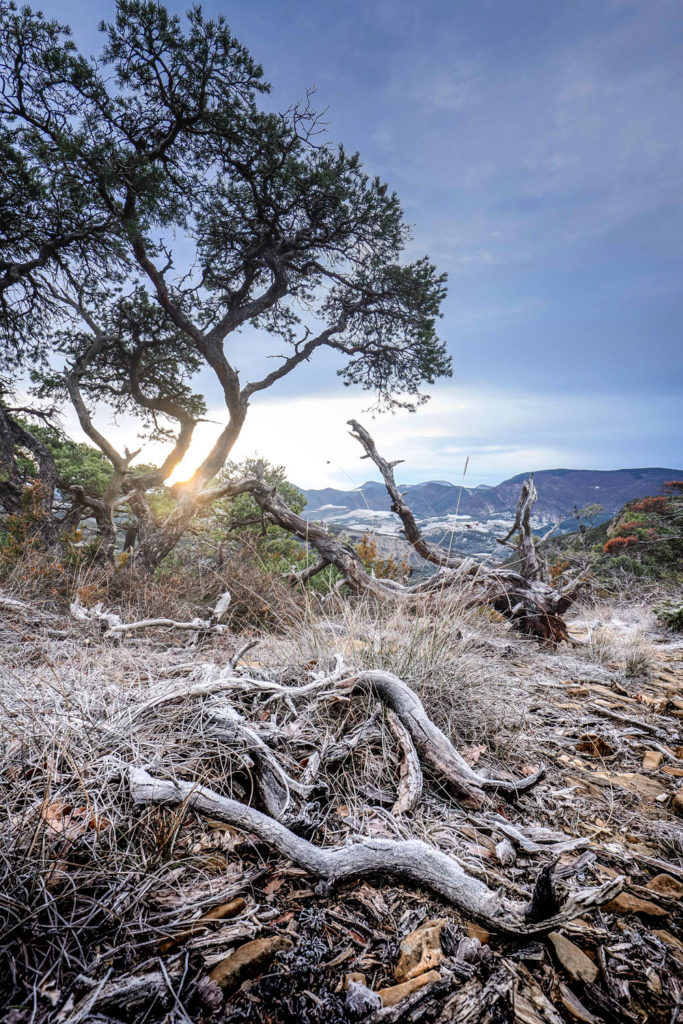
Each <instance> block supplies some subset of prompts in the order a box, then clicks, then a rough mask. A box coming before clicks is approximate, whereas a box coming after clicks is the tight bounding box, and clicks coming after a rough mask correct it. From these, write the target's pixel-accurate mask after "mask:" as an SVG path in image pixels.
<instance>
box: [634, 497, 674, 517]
mask: <svg viewBox="0 0 683 1024" xmlns="http://www.w3.org/2000/svg"><path fill="white" fill-rule="evenodd" d="M631 511H632V512H650V513H651V512H654V513H655V514H656V515H660V516H663V515H666V513H667V512H670V511H671V509H670V507H669V500H668V498H643V499H642V500H641V501H636V502H635V503H634V504H633V505H631Z"/></svg>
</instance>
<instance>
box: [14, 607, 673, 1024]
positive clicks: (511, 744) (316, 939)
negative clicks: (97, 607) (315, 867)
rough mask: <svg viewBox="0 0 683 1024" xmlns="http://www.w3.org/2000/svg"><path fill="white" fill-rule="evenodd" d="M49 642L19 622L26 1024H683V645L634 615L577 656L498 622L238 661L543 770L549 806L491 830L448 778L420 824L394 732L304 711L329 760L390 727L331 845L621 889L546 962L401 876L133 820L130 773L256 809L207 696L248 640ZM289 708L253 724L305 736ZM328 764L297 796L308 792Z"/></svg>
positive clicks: (347, 785)
mask: <svg viewBox="0 0 683 1024" xmlns="http://www.w3.org/2000/svg"><path fill="white" fill-rule="evenodd" d="M38 618H40V617H38ZM38 618H37V617H36V616H35V615H34V614H33V613H32V612H31V611H30V610H26V609H22V608H19V607H14V608H10V607H9V606H8V605H5V616H4V619H3V622H2V624H1V626H0V642H2V644H3V651H4V657H3V659H2V661H3V670H2V697H1V699H2V702H3V707H4V720H3V736H2V741H3V760H2V775H1V777H0V778H1V785H2V790H3V798H4V802H5V804H6V808H7V822H8V825H7V827H6V828H4V829H3V848H2V863H3V866H4V875H5V877H4V880H3V881H2V884H1V885H0V891H2V892H3V896H2V897H0V912H1V913H2V916H3V921H2V928H1V929H0V930H1V931H2V933H3V935H4V938H3V939H2V940H1V949H0V953H1V955H2V981H0V985H3V986H5V988H6V1003H7V1010H6V1011H5V1017H4V1018H3V1019H5V1020H7V1021H11V1022H12V1024H23V1022H28V1021H34V1020H35V1021H48V1020H49V1021H59V1022H62V1024H64V1022H67V1021H70V1022H76V1021H78V1022H83V1021H101V1022H104V1021H120V1020H129V1021H130V1020H150V1021H153V1020H174V1021H175V1020H177V1021H187V1020H193V1021H194V1020H196V1021H204V1020H206V1021H210V1020H216V1021H218V1020H221V1021H250V1022H252V1021H253V1022H269V1024H275V1022H292V1024H294V1022H297V1024H298V1022H304V1024H305V1022H317V1021H325V1022H326V1024H333V1022H336V1021H339V1022H347V1021H360V1020H363V1021H370V1022H379V1021H385V1022H386V1021H433V1022H437V1021H438V1022H442V1024H446V1022H451V1021H453V1022H455V1021H479V1020H482V1021H520V1022H524V1024H535V1022H550V1024H557V1022H558V1021H560V1020H564V1021H566V1022H569V1021H577V1020H578V1021H585V1022H592V1021H606V1022H610V1021H641V1022H646V1021H647V1022H649V1021H655V1022H662V1024H664V1022H667V1024H675V1021H676V1020H677V1019H678V1015H679V1014H680V1013H681V1010H682V1003H681V999H682V995H681V982H680V980H679V979H680V978H681V975H682V974H683V913H682V902H681V897H682V896H683V828H682V823H683V642H681V641H680V640H675V639H674V638H673V637H671V636H665V635H663V634H661V633H658V632H657V631H656V630H655V628H654V625H653V620H652V619H651V617H650V615H649V613H647V612H646V611H645V610H643V609H642V608H640V607H639V606H637V605H631V606H628V605H625V606H620V607H618V608H617V607H614V606H609V605H604V606H600V607H592V608H589V609H584V610H583V611H581V612H580V613H579V614H577V616H576V617H575V620H574V621H573V623H572V633H573V635H574V636H575V637H576V639H577V640H578V641H579V642H580V646H577V647H575V648H569V647H567V646H566V645H564V646H563V647H561V648H558V649H549V648H543V647H540V646H538V645H536V644H535V643H533V642H530V641H527V640H523V639H521V638H519V637H518V636H516V635H515V634H512V633H510V632H509V630H508V628H507V626H505V625H504V624H503V623H501V622H498V621H497V620H496V619H495V618H494V619H493V621H489V620H487V619H486V617H485V615H484V614H483V613H478V614H467V615H464V614H460V613H454V614H453V615H452V616H450V619H449V621H448V623H446V622H445V620H444V623H443V624H439V629H442V628H443V629H444V630H450V632H445V633H443V635H439V636H437V635H436V626H435V627H434V632H433V635H431V636H430V634H429V630H428V629H425V625H424V623H422V624H421V625H420V629H419V630H418V628H417V626H416V625H415V624H412V625H409V624H407V623H406V622H405V620H404V621H402V622H401V621H400V620H399V619H396V620H392V621H379V620H378V619H377V618H375V619H372V621H371V620H370V619H368V617H367V616H366V617H363V615H361V614H359V613H358V612H356V613H355V614H351V615H348V616H347V617H346V618H341V619H340V618H339V617H337V619H336V620H334V621H333V620H328V621H326V622H324V623H322V624H321V622H316V623H309V625H308V626H307V627H306V629H303V628H302V630H301V632H299V634H298V635H296V636H293V635H289V636H285V637H279V638H278V637H274V636H270V637H260V638H259V637H254V639H256V640H258V641H259V643H258V644H257V646H256V647H255V648H254V649H253V650H252V651H251V652H249V654H247V655H245V659H244V660H243V661H242V668H241V672H242V673H243V674H244V675H245V677H247V676H248V677H249V678H251V677H258V678H259V679H274V678H275V677H276V675H277V678H278V680H279V685H280V686H281V687H291V686H300V685H304V686H305V685H310V681H311V680H315V678H316V673H319V672H330V671H331V666H335V671H337V672H338V671H339V667H340V664H343V668H344V671H349V670H351V669H353V668H367V667H376V666H378V665H381V666H382V667H384V668H389V669H391V670H392V671H395V672H397V674H400V675H401V676H402V678H405V679H406V681H408V682H409V683H410V685H411V686H413V688H414V690H415V691H416V692H417V693H418V694H419V695H420V697H421V699H422V701H423V703H424V706H425V708H426V709H427V710H428V711H429V713H430V715H431V716H432V717H433V719H434V720H435V721H436V722H437V723H438V724H439V725H440V726H441V728H442V729H444V731H445V732H446V733H447V734H449V735H450V736H451V737H452V738H453V739H454V741H455V742H456V744H457V746H458V747H459V749H460V750H461V751H463V753H464V754H465V756H466V758H467V760H468V762H469V763H470V764H471V765H473V766H474V767H475V768H476V769H477V770H481V771H482V773H484V774H489V773H490V774H495V775H507V776H508V777H509V778H515V777H519V776H520V775H523V774H527V773H528V772H529V771H531V770H532V769H534V768H535V767H537V766H538V764H539V762H541V761H542V762H544V763H545V765H546V774H545V776H544V778H543V779H542V780H541V781H540V782H539V783H538V784H537V785H536V786H535V787H534V788H532V789H531V790H530V791H529V792H526V793H524V794H522V795H520V797H519V798H518V799H517V800H516V801H508V800H505V799H503V798H501V797H496V796H495V794H494V795H491V796H489V797H487V799H486V802H485V804H484V806H482V807H480V808H477V809H465V808H463V807H462V806H460V805H459V804H458V803H457V802H456V801H454V800H453V799H452V798H451V797H449V796H448V794H447V793H446V792H445V791H444V789H443V786H442V785H440V784H439V781H438V779H437V778H435V777H430V775H429V774H428V773H426V774H425V783H424V789H423V792H422V797H421V799H420V802H419V804H418V805H417V806H415V808H414V809H413V810H411V811H409V812H407V813H398V812H397V810H396V802H395V801H396V794H397V789H400V786H401V773H402V770H403V761H402V758H401V756H400V753H399V750H398V747H397V744H396V742H395V740H392V734H391V732H390V731H389V730H387V729H384V728H383V727H382V715H383V709H382V708H381V707H379V706H378V705H376V704H375V703H373V701H372V699H371V698H370V699H368V700H365V701H359V702H358V703H357V704H355V705H353V706H351V705H349V704H348V703H347V704H344V702H343V701H341V702H340V701H339V700H336V701H334V702H333V705H331V706H329V707H328V706H327V704H325V706H324V707H323V705H322V704H320V703H319V704H318V705H316V707H317V710H316V711H315V715H316V716H317V717H314V716H313V712H312V711H310V705H311V704H313V703H315V702H313V701H309V702H308V703H307V707H308V710H307V711H306V715H308V717H307V718H306V722H307V726H306V728H312V723H316V727H317V728H318V729H320V728H322V727H321V725H320V723H321V722H322V721H324V722H325V735H326V740H325V743H328V742H333V741H336V740H337V739H338V737H339V736H343V735H351V734H353V731H354V729H355V730H356V733H358V729H359V727H361V726H362V724H363V722H366V721H367V720H368V718H370V717H371V716H372V715H373V714H374V715H375V718H376V721H377V726H378V727H377V729H375V730H370V731H369V732H366V733H362V730H361V739H360V741H359V742H358V743H357V745H356V746H355V747H353V748H352V749H350V750H349V752H348V757H347V758H346V759H345V760H344V761H343V762H342V763H338V764H336V765H335V767H334V768H333V769H332V768H330V770H329V772H328V774H327V775H326V778H325V782H326V796H325V797H324V800H323V804H324V808H323V810H324V813H323V814H322V816H321V818H320V820H318V821H317V822H314V823H313V824H312V825H311V827H310V829H309V833H308V838H310V839H311V840H312V841H314V842H315V843H316V844H318V845H321V846H325V847H332V846H339V845H340V844H343V843H349V842H352V841H354V840H357V839H358V838H359V837H374V838H379V839H382V838H387V839H394V840H395V839H406V838H410V837H418V838H420V839H423V840H425V841H426V842H427V843H428V844H430V845H431V846H433V847H435V848H437V849H440V850H442V851H444V852H446V853H447V854H448V855H449V856H450V857H452V858H453V859H454V860H456V861H457V862H458V863H459V864H460V865H462V866H463V867H464V869H465V870H466V872H467V873H468V874H469V875H471V876H472V877H474V878H476V879H480V880H483V881H484V882H486V884H487V885H488V886H489V888H490V889H492V890H497V891H499V892H501V893H503V894H504V895H505V896H506V897H508V898H510V899H513V900H517V901H521V902H523V903H527V902H529V901H530V900H531V898H532V895H533V893H534V887H536V893H538V891H539V885H538V880H539V876H541V879H542V878H543V869H544V868H545V869H547V868H548V866H549V865H551V864H555V865H556V877H557V879H558V881H557V883H556V885H559V887H560V889H562V888H564V887H566V888H567V889H572V888H573V887H575V886H576V885H579V884H580V885H583V886H596V885H599V884H600V883H602V882H604V881H606V880H609V879H615V878H618V877H623V878H624V886H623V889H622V891H621V892H620V893H619V894H618V895H616V897H615V898H613V899H612V900H611V901H609V902H608V903H606V904H605V905H603V906H602V907H601V908H599V909H596V910H591V911H590V912H589V913H587V914H585V915H582V916H578V917H576V918H575V919H573V920H572V921H571V922H568V923H566V924H563V925H562V927H561V928H557V929H554V930H550V931H545V930H543V929H540V930H539V932H538V933H537V934H534V935H532V936H529V935H521V934H519V935H515V934H514V933H513V934H506V933H503V932H501V931H495V930H493V929H491V928H490V927H485V926H483V925H482V923H481V921H480V920H478V919H477V918H476V916H472V915H470V914H468V913H466V912H463V911H462V910H459V909H458V908H457V907H454V906H453V905H452V904H450V903H449V902H447V901H446V900H444V899H441V898H439V897H436V896H435V895H434V894H433V892H432V891H429V890H428V889H426V888H425V889H420V888H419V887H417V886H414V885H409V884H399V883H397V882H396V880H395V879H392V878H391V877H386V876H381V877H366V878H363V879H361V880H357V881H348V882H344V883H343V884H341V885H339V886H337V887H333V888H330V887H328V886H327V885H325V884H321V883H320V882H319V881H318V879H316V878H314V877H312V876H311V875H309V874H308V873H307V872H306V871H305V870H303V869H302V868H301V867H297V866H293V864H292V862H291V860H288V859H287V858H285V857H283V856H282V855H280V854H277V853H275V852H273V849H272V848H270V847H269V846H268V845H267V844H265V843H264V842H262V841H260V840H258V839H255V838H254V837H253V835H250V834H249V833H248V832H245V831H244V830H242V829H238V828H235V827H233V826H231V825H226V824H225V823H224V822H222V821H220V820H212V819H211V818H207V816H206V815H200V814H198V813H195V812H194V811H191V810H189V809H187V808H184V807H182V806H181V807H180V808H164V807H143V808H140V807H133V806H132V805H131V802H130V798H129V795H128V792H127V787H126V776H125V770H124V768H125V765H126V764H138V765H142V766H143V767H145V768H147V769H148V770H150V771H154V772H155V773H157V774H160V773H161V774H163V773H164V772H166V773H168V772H170V771H172V772H173V773H174V776H177V777H179V778H184V779H190V780H192V779H194V780H197V781H201V782H203V783H205V784H207V785H210V786H212V787H213V788H214V789H220V790H222V791H224V792H229V793H230V794H232V795H233V796H234V795H236V796H238V797H239V798H240V799H243V800H244V801H245V802H249V801H250V800H251V799H253V794H250V793H249V792H248V772H247V773H246V774H245V771H244V764H243V763H242V764H236V762H235V761H234V759H232V758H231V757H229V756H227V755H224V754H219V753H217V751H216V749H215V743H213V742H212V740H211V737H210V736H209V735H207V733H206V728H205V723H206V721H207V719H206V715H205V711H206V709H207V707H208V706H209V704H211V702H214V703H213V704H211V706H212V708H213V707H214V705H215V703H216V701H219V700H223V701H224V699H225V695H223V696H222V697H218V696H217V695H216V693H215V692H214V693H213V694H204V695H202V694H201V693H200V692H199V690H198V681H201V680H206V679H215V678H217V677H216V672H217V671H220V670H221V666H223V665H224V664H225V663H226V661H227V660H228V659H229V657H230V656H231V655H232V656H234V653H235V648H236V647H238V646H239V645H240V643H241V642H242V640H243V638H240V640H239V641H238V640H237V638H232V637H227V638H221V639H220V640H216V641H212V642H211V643H210V644H208V645H207V646H205V647H203V648H199V649H197V648H196V647H192V648H188V647H187V646H186V644H187V641H186V639H185V638H182V639H180V638H178V637H177V636H173V635H172V633H171V632H167V633H164V634H163V636H161V637H159V636H154V637H152V636H149V637H144V636H143V637H138V638H136V639H133V638H132V637H131V638H130V639H128V640H126V639H124V640H122V641H117V642H116V643H115V644H114V643H112V642H110V641H105V640H103V639H102V638H101V637H100V636H98V635H97V634H96V633H93V632H92V631H91V632H88V630H87V628H86V627H84V626H80V625H79V626H76V625H74V624H68V625H67V627H66V628H64V627H63V624H57V623H56V621H55V622H52V621H50V620H48V619H46V618H40V621H38ZM321 638H322V639H321ZM408 651H411V652H412V653H411V658H412V660H407V658H408V655H407V652H408ZM283 665H286V669H284V670H283V669H282V666H283ZM439 665H441V672H440V673H439V672H437V666H439ZM211 673H213V675H212V674H211ZM165 693H166V696H165V697H164V696H163V695H164V694H165ZM169 693H171V695H172V699H168V694H169ZM269 693H270V695H269V696H268V697H267V698H264V697H263V696H261V697H260V698H259V699H258V700H256V699H254V698H253V697H251V696H250V697H249V699H248V700H247V698H246V697H244V696H243V697H240V700H241V701H242V703H239V702H237V703H236V701H237V698H235V700H233V697H232V696H231V698H230V699H231V700H233V706H235V707H238V708H239V710H240V713H243V714H245V715H247V716H248V717H249V719H250V721H253V722H255V723H257V722H260V723H261V726H260V727H263V728H265V727H266V726H273V723H274V722H275V723H276V724H277V726H278V728H279V729H282V730H284V732H285V734H287V735H288V734H289V733H291V732H292V731H293V730H295V724H294V723H296V722H298V721H300V720H301V719H302V714H303V712H302V710H301V707H302V705H301V704H300V699H299V698H297V697H296V695H295V696H294V697H291V696H288V695H285V696H282V695H278V694H276V693H275V691H274V690H273V691H269ZM231 694H232V691H231ZM150 695H152V697H151V700H152V703H153V704H154V707H152V705H151V703H150ZM155 695H156V696H155ZM160 695H161V696H160ZM162 701H163V702H164V703H163V708H162V706H161V705H162ZM154 702H156V703H154ZM323 703H324V702H323ZM200 705H201V707H200ZM214 710H215V708H214ZM378 716H379V717H378ZM304 717H305V716H304ZM288 730H289V733H288ZM349 730H350V731H349ZM308 760H310V753H309V757H308V758H304V759H303V760H302V761H301V762H300V763H299V764H294V763H291V764H289V763H288V770H291V772H292V773H293V774H297V773H298V774H299V777H300V778H302V779H303V778H304V776H305V773H306V767H307V765H306V762H307V761H308ZM240 794H241V796H240ZM546 874H547V872H546ZM541 885H542V882H541Z"/></svg>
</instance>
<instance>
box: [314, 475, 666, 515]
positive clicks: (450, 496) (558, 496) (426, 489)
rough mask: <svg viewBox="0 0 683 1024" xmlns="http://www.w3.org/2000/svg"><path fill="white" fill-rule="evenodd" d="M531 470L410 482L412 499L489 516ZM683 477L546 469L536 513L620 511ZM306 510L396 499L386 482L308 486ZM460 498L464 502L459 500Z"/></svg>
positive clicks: (415, 504)
mask: <svg viewBox="0 0 683 1024" xmlns="http://www.w3.org/2000/svg"><path fill="white" fill-rule="evenodd" d="M527 476H528V473H519V474H518V475H517V476H513V477H511V478H510V479H509V480H503V481H502V483H499V484H497V485H496V486H494V487H490V486H487V485H482V486H479V487H463V488H460V487H459V486H458V485H456V484H451V483H447V482H444V481H441V480H432V481H426V482H425V483H420V484H414V485H413V486H409V487H404V488H402V490H404V491H405V494H406V500H407V501H408V504H409V505H410V507H411V508H412V510H413V512H414V513H415V515H416V516H417V517H418V518H431V517H434V516H443V515H450V514H452V513H454V512H455V511H456V508H457V509H458V511H459V513H460V514H461V515H467V516H475V517H487V516H490V515H494V514H497V513H504V514H506V513H509V512H511V511H514V508H515V506H516V504H517V499H518V497H519V489H520V486H521V483H522V481H523V480H524V479H525V478H526V477H527ZM681 477H683V470H682V469H664V468H643V469H613V470H589V469H546V470H541V471H540V472H537V473H535V474H534V479H535V481H536V489H537V491H538V503H537V505H536V508H535V513H536V515H537V516H538V517H539V518H542V519H547V518H552V517H557V516H561V517H564V516H567V515H569V513H570V512H571V511H572V509H573V508H574V506H575V505H579V506H582V505H585V504H587V503H589V502H590V503H592V502H595V503H598V504H600V505H602V506H603V507H604V509H605V512H606V513H611V514H613V513H615V512H617V511H618V510H619V509H620V508H622V507H623V505H625V504H626V502H627V501H631V500H633V499H634V498H642V497H645V496H646V495H648V494H657V493H659V491H660V490H661V487H662V484H663V483H664V482H665V481H666V480H673V479H680V478H681ZM304 494H305V495H306V499H307V502H308V504H307V507H306V511H305V513H304V514H305V515H306V516H307V517H308V518H309V519H328V518H334V517H336V516H338V515H339V514H343V513H344V512H349V511H352V510H356V509H369V510H371V511H376V512H386V511H389V507H390V502H389V497H388V495H387V492H386V489H385V487H384V485H383V484H381V483H377V482H375V481H368V482H367V483H365V484H363V485H362V486H361V487H359V488H356V489H355V490H352V491H342V490H337V489H336V488H334V487H327V488H324V489H323V490H308V491H304ZM458 502H459V504H458Z"/></svg>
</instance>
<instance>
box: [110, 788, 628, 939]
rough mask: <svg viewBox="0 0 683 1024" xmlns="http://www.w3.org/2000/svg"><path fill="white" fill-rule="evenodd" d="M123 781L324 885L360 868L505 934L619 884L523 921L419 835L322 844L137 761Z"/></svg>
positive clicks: (598, 900)
mask: <svg viewBox="0 0 683 1024" xmlns="http://www.w3.org/2000/svg"><path fill="white" fill-rule="evenodd" d="M129 785H130V792H131V796H132V798H133V802H134V803H135V804H140V805H144V804H166V805H171V806H178V805H180V804H182V805H184V806H186V807H188V808H192V809H193V810H196V811H199V812H200V813H202V814H206V815H209V816H210V817H212V818H217V819H218V820H220V821H224V822H226V823H227V824H229V825H232V826H234V827H236V828H242V829H244V830H245V831H247V832H250V833H251V834H252V835H255V836H256V837H257V838H258V839H260V840H261V841H262V842H264V843H266V844H267V845H268V846H271V847H273V848H274V849H275V850H277V851H278V852H279V853H281V854H282V855H283V856H285V857H287V858H288V859H289V860H291V861H292V863H293V864H295V865H296V866H297V867H300V868H303V869H304V870H305V871H308V872H309V873H310V874H312V875H314V876H316V877H318V878H321V879H322V880H323V881H324V882H326V883H327V884H328V885H334V884H336V883H338V882H342V881H344V880H346V879H351V878H359V877H363V876H367V875H381V876H385V877H387V876H388V877H392V878H397V879H400V880H402V881H408V882H413V883H414V884H416V885H420V886H425V887H426V888H428V889H430V890H431V891H432V892H435V893H437V894H438V895H439V896H442V897H443V898H444V899H446V900H448V902H449V903H451V904H452V905H453V906H455V907H458V908H459V909H460V910H462V911H463V912H465V913H467V914H469V915H471V916H472V917H474V918H475V919H476V920H478V921H481V922H482V923H483V924H485V925H486V926H487V927H489V928H491V929H493V930H495V931H500V932H506V933H508V934H513V935H533V934H539V933H543V932H547V931H552V930H553V929H555V928H557V927H559V926H561V925H562V924H564V923H565V922H567V921H571V920H573V919H574V918H576V917H580V916H581V915H582V914H584V913H585V912H586V911H587V910H590V909H591V908H593V907H598V906H601V905H602V904H603V903H606V902H608V901H609V900H611V899H613V898H614V897H615V896H616V895H617V894H618V893H619V892H621V890H622V887H623V882H624V879H623V878H622V877H619V878H613V879H610V880H609V881H608V882H605V883H603V884H602V885H599V886H594V887H593V888H590V889H579V890H577V891H576V892H574V893H572V894H571V895H570V896H569V897H568V898H567V899H566V901H565V902H564V904H563V905H562V907H560V908H559V909H558V910H557V911H556V912H555V913H553V914H552V915H551V916H549V917H548V918H546V919H545V920H544V921H530V920H528V919H527V916H526V915H527V907H526V906H525V905H524V904H521V903H516V902H513V901H512V900H507V899H505V898H503V897H502V896H501V895H500V894H499V893H497V892H493V891H492V890H491V889H489V888H488V886H487V885H485V884H484V883H483V882H480V881H479V880H478V879H476V878H472V877H471V876H470V875H468V874H467V873H466V872H465V871H464V870H463V868H462V867H461V866H460V864H458V862H457V861H455V860H453V859H452V858H451V857H448V856H447V855H446V854H445V853H442V852H441V851H440V850H437V849H435V848H433V847H431V846H428V845H427V844H426V843H423V842H422V841H421V840H417V839H411V840H406V841H404V842H394V841H392V840H384V839H365V840H363V841H361V842H357V843H353V844H350V845H348V846H344V847H340V848H336V849H329V850H324V849H321V848H320V847H317V846H315V845H314V844H313V843H310V842H308V840H306V839H302V838H301V837H300V836H297V835H295V834H294V833H293V832H291V831H290V829H288V828H287V827H286V826H284V825H283V824H281V823H280V822H278V821H274V820H273V819H272V818H270V817H268V816H267V815H265V814H262V813H261V812H260V811H257V810H256V809H255V808H253V807H247V806H245V805H244V804H241V803H239V802H238V801H236V800H231V799H230V798H229V797H224V796H221V795H220V794H218V793H215V792H214V791H213V790H211V789H208V788H206V787H205V786H197V785H195V784H193V783H191V782H173V781H167V780H164V779H156V778H154V777H153V776H151V775H149V774H148V773H147V772H146V771H144V770H143V769H141V768H131V769H130V770H129Z"/></svg>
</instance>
